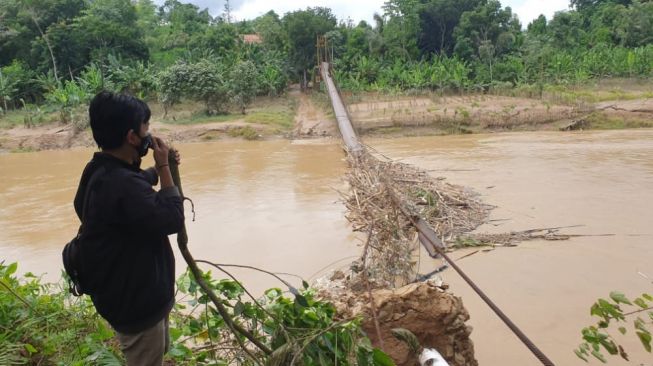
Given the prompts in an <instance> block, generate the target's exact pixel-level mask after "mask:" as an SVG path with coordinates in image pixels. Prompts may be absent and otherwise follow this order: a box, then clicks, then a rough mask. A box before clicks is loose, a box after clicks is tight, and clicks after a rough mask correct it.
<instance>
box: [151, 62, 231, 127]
mask: <svg viewBox="0 0 653 366" xmlns="http://www.w3.org/2000/svg"><path fill="white" fill-rule="evenodd" d="M224 74H225V68H224V66H223V65H222V64H220V63H218V62H216V61H215V60H208V59H203V60H200V61H199V62H196V63H194V64H189V63H185V62H178V63H177V64H175V65H173V66H171V67H169V68H167V69H165V70H164V71H163V72H161V74H160V75H159V100H160V101H161V102H162V103H163V105H164V114H165V115H164V117H165V116H167V114H168V109H169V108H170V107H171V106H173V105H174V104H175V103H178V102H179V101H180V100H181V97H187V98H190V99H193V100H201V101H202V102H204V106H205V108H206V109H205V111H206V113H207V114H209V115H210V114H213V113H222V112H224V110H225V106H226V103H227V101H228V92H229V89H228V87H227V83H226V81H225V78H224V77H223V75H224Z"/></svg>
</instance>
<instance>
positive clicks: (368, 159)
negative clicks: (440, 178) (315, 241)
mask: <svg viewBox="0 0 653 366" xmlns="http://www.w3.org/2000/svg"><path fill="white" fill-rule="evenodd" d="M331 58H332V57H331V54H330V50H329V47H328V42H327V40H326V38H325V37H318V40H317V60H318V65H317V68H318V70H319V75H320V77H321V81H322V82H323V83H324V85H325V86H326V91H327V93H328V95H329V99H330V101H331V104H332V106H333V111H334V114H335V117H336V120H337V122H338V128H339V130H340V133H341V135H342V139H343V142H344V145H345V149H346V151H347V154H348V158H349V161H350V165H351V168H352V169H353V170H357V169H364V168H363V166H369V165H373V166H375V170H376V172H375V174H377V178H376V180H375V181H374V182H373V184H376V185H382V186H383V188H382V190H383V191H384V194H386V195H387V198H389V200H388V201H389V204H390V205H392V206H393V208H394V210H395V211H396V212H398V213H401V215H402V216H403V223H404V224H406V225H405V226H411V229H412V230H414V232H416V233H417V235H418V240H419V242H420V243H421V245H422V246H423V247H424V248H425V249H426V251H427V252H428V254H429V255H430V256H431V257H433V258H437V257H441V258H443V259H444V260H445V261H446V262H447V263H448V264H449V265H450V266H451V267H452V268H453V269H454V270H455V271H456V272H457V273H458V274H459V275H460V276H461V277H462V278H463V279H464V280H465V282H467V284H469V286H471V288H472V289H473V290H474V291H475V292H476V293H477V294H478V295H479V296H480V297H481V298H482V299H483V301H484V302H485V303H486V304H487V305H488V306H489V307H490V308H491V309H492V310H493V311H494V313H495V314H496V315H497V316H498V317H499V318H500V319H501V320H502V321H503V322H504V323H505V324H506V326H507V327H508V328H510V330H511V331H512V332H513V333H514V334H515V335H516V336H517V337H518V338H519V340H520V341H521V342H522V343H523V344H524V345H525V346H526V347H527V348H528V349H529V350H530V351H531V352H532V353H533V355H534V356H535V357H536V358H537V359H538V360H539V361H540V362H541V363H542V365H545V366H553V365H554V363H553V362H552V361H551V360H550V359H549V358H548V357H547V356H546V355H545V354H544V353H543V352H542V351H541V350H540V349H539V348H538V347H537V346H536V345H535V344H534V343H533V342H532V341H531V340H530V339H529V338H528V337H527V336H526V334H524V332H522V331H521V330H520V329H519V328H518V327H517V325H516V324H515V323H514V322H513V321H512V320H510V318H509V317H508V316H507V315H506V314H505V313H504V312H503V311H501V309H499V307H498V306H497V305H496V304H495V303H494V302H493V301H492V300H491V299H490V298H489V297H488V296H487V295H486V294H485V293H484V292H483V291H482V290H481V289H480V288H479V287H478V286H477V285H476V284H475V283H474V281H473V280H472V279H471V278H470V277H469V276H467V275H466V274H465V272H464V271H463V270H462V269H461V268H460V267H459V266H458V265H457V264H456V263H455V262H454V261H453V260H452V259H451V258H450V257H449V256H448V255H447V253H446V246H445V243H443V241H442V240H440V237H442V236H439V235H438V233H440V234H442V233H443V232H447V233H452V232H454V231H455V228H453V227H448V228H446V225H444V226H445V227H440V226H438V227H436V228H435V229H434V228H433V227H432V225H431V224H430V223H429V222H428V220H425V219H424V218H423V217H422V216H421V215H420V214H419V210H416V209H415V206H414V204H412V203H411V202H409V201H408V200H405V199H404V197H402V195H401V193H400V192H398V191H397V190H396V189H395V188H394V187H397V186H401V185H402V184H403V185H404V186H406V182H405V181H404V182H400V181H397V179H396V177H397V174H396V173H395V174H393V173H388V174H385V171H388V170H392V169H388V168H389V164H392V163H380V162H378V161H376V160H377V159H376V158H375V157H374V156H372V154H371V153H370V152H369V151H368V149H367V148H366V147H365V146H364V145H363V144H361V142H360V140H359V139H358V137H357V135H356V132H355V130H354V128H353V126H352V123H351V120H350V118H349V114H348V112H347V108H346V106H345V104H344V103H343V101H342V98H341V95H340V92H339V90H338V88H337V85H336V83H335V82H334V80H333V77H332V71H333V70H332V67H331V62H330V60H331ZM401 169H404V170H406V168H405V166H404V167H403V168H400V170H401ZM413 173H414V171H413ZM352 174H356V173H352ZM399 180H401V179H399ZM370 182H372V180H370ZM436 193H437V191H436ZM439 198H440V199H441V200H442V201H444V198H443V197H442V196H440V197H439ZM355 200H356V202H357V204H358V206H359V207H360V200H359V198H358V197H355ZM445 206H446V205H445ZM445 208H446V207H445ZM350 221H352V220H350ZM353 221H356V220H353ZM358 221H359V223H360V222H361V221H362V220H361V219H359V220H358ZM449 224H450V226H451V225H453V224H452V223H451V221H450V222H449ZM360 226H361V227H363V226H367V229H366V230H360V227H359V231H367V232H368V243H367V244H366V246H365V249H364V254H363V258H361V260H362V261H363V263H365V259H366V258H365V257H366V255H368V251H369V250H370V249H369V248H368V246H371V245H370V242H371V241H370V238H369V237H371V236H372V235H373V233H375V230H379V228H378V226H377V227H374V225H373V224H369V221H368V224H367V225H360ZM404 243H405V241H404ZM377 250H378V247H377ZM408 251H412V249H408ZM393 254H396V253H393ZM386 257H387V256H386ZM388 259H389V260H388ZM377 260H378V261H381V262H382V261H383V260H384V258H383V256H379V258H377ZM385 260H386V262H387V263H389V262H390V261H396V260H397V256H396V255H395V256H392V257H391V258H385ZM406 262H408V261H406ZM389 265H393V264H389ZM393 270H394V272H395V274H396V273H397V272H400V271H401V270H402V268H396V267H393ZM386 280H387V278H386Z"/></svg>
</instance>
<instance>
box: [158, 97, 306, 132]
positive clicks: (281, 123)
mask: <svg viewBox="0 0 653 366" xmlns="http://www.w3.org/2000/svg"><path fill="white" fill-rule="evenodd" d="M150 106H151V109H152V112H153V115H155V116H158V115H160V116H161V117H159V118H160V119H161V121H162V122H164V123H169V124H175V125H192V124H202V123H212V122H233V121H239V120H243V121H245V122H247V123H257V124H263V125H269V126H271V127H274V128H275V129H276V130H279V131H284V130H289V129H291V128H292V127H293V125H294V118H295V110H296V101H295V99H294V98H289V97H285V96H284V97H277V98H271V97H260V98H257V99H256V100H255V101H254V102H253V103H252V104H251V105H250V106H249V108H247V111H246V112H247V113H246V114H245V115H243V114H241V113H238V112H234V113H228V114H223V115H213V116H207V115H206V114H204V112H202V110H203V105H202V104H200V103H192V102H184V103H182V104H179V105H176V106H174V108H173V110H171V111H169V112H168V116H167V117H166V119H163V117H162V115H163V107H162V106H161V105H160V104H159V103H151V105H150ZM192 111H195V112H192ZM155 118H156V117H155Z"/></svg>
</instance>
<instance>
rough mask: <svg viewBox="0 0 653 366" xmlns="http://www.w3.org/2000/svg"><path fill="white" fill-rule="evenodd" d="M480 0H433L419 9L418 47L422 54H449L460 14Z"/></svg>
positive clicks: (453, 43) (453, 42)
mask: <svg viewBox="0 0 653 366" xmlns="http://www.w3.org/2000/svg"><path fill="white" fill-rule="evenodd" d="M481 2H482V0H433V1H429V2H427V3H426V4H424V5H423V6H422V7H420V9H419V12H418V14H419V34H418V37H419V42H418V45H419V48H420V50H421V51H422V53H423V54H430V53H437V54H443V55H451V54H452V52H453V48H454V45H455V41H454V36H453V31H454V29H455V28H456V26H457V25H458V23H459V22H460V17H461V15H462V14H463V13H464V12H466V11H470V10H473V9H474V8H476V7H477V6H478V5H479V4H480V3H481Z"/></svg>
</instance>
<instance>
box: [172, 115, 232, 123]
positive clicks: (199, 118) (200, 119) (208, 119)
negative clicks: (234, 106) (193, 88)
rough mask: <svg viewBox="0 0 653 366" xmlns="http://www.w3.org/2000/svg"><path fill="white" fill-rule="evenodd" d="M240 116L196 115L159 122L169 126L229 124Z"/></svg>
mask: <svg viewBox="0 0 653 366" xmlns="http://www.w3.org/2000/svg"><path fill="white" fill-rule="evenodd" d="M242 117H243V116H242V114H220V115H215V116H207V115H201V114H196V115H192V116H190V117H182V118H174V119H170V118H168V119H162V120H161V122H163V123H168V124H171V125H197V124H204V123H213V122H230V121H236V120H239V119H241V118H242Z"/></svg>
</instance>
